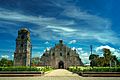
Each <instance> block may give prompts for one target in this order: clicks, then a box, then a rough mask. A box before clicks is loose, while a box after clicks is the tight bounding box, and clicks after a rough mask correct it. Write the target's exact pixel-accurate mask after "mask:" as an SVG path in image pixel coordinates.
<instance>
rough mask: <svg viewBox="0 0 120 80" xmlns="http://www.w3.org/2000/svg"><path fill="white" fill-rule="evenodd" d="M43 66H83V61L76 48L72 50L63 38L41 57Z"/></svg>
mask: <svg viewBox="0 0 120 80" xmlns="http://www.w3.org/2000/svg"><path fill="white" fill-rule="evenodd" d="M40 61H41V65H42V66H52V67H53V68H68V67H69V66H83V63H82V61H81V59H80V57H79V54H78V53H77V52H76V50H72V49H71V48H69V47H67V46H66V45H64V44H63V41H62V40H59V43H58V44H56V45H55V47H53V48H51V49H50V50H46V51H45V53H43V55H42V57H41V59H40Z"/></svg>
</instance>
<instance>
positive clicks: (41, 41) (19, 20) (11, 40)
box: [0, 0, 120, 64]
mask: <svg viewBox="0 0 120 80" xmlns="http://www.w3.org/2000/svg"><path fill="white" fill-rule="evenodd" d="M119 3H120V0H0V58H3V57H5V58H8V59H13V56H14V51H15V46H16V44H15V40H16V38H17V35H18V34H17V32H18V30H20V29H21V28H28V30H29V31H30V37H31V43H32V57H40V56H41V55H42V54H43V52H44V50H45V49H46V48H47V49H49V48H51V47H54V45H55V44H56V43H58V42H59V40H60V39H62V40H63V41H64V44H65V45H67V46H69V47H70V48H72V49H76V50H77V52H78V54H79V56H80V58H81V59H82V61H83V63H85V64H89V55H90V45H92V46H93V53H94V54H98V55H99V56H103V52H102V49H103V48H108V49H110V50H111V52H112V54H113V55H116V56H117V58H118V59H120V42H119V40H120V28H119V27H120V22H119V21H120V15H119V14H120V7H119Z"/></svg>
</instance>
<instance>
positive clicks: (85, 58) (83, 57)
mask: <svg viewBox="0 0 120 80" xmlns="http://www.w3.org/2000/svg"><path fill="white" fill-rule="evenodd" d="M76 50H77V53H78V54H79V56H80V58H81V60H82V62H83V63H84V64H87V65H89V64H90V61H89V55H90V53H88V52H86V51H84V50H83V48H76Z"/></svg>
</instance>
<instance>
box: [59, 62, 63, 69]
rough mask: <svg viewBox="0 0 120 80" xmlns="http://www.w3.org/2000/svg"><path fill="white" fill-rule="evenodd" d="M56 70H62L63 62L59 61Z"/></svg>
mask: <svg viewBox="0 0 120 80" xmlns="http://www.w3.org/2000/svg"><path fill="white" fill-rule="evenodd" d="M58 68H59V69H64V62H63V61H60V62H59V63H58Z"/></svg>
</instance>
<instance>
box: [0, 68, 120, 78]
mask: <svg viewBox="0 0 120 80" xmlns="http://www.w3.org/2000/svg"><path fill="white" fill-rule="evenodd" d="M0 80H120V77H81V76H79V75H77V74H75V73H72V72H69V71H67V70H65V69H57V70H53V71H51V72H49V73H47V74H45V75H44V76H37V77H9V78H8V77H0Z"/></svg>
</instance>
